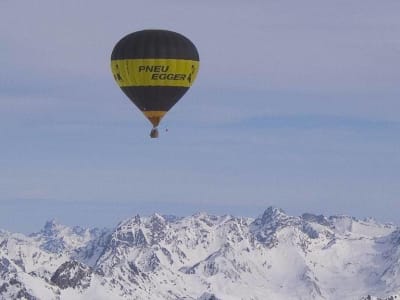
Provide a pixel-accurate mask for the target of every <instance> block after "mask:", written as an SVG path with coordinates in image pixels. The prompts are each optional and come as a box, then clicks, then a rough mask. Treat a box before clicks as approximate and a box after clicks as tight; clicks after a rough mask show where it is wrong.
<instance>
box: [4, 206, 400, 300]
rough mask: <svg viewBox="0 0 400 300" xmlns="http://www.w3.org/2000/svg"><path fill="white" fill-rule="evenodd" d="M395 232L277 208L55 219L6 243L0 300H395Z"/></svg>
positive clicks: (398, 282)
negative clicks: (76, 221) (78, 222)
mask: <svg viewBox="0 0 400 300" xmlns="http://www.w3.org/2000/svg"><path fill="white" fill-rule="evenodd" d="M399 232H400V229H399V228H397V227H396V226H394V225H390V224H381V223H379V222H377V221H376V220H372V219H364V220H358V219H356V218H352V217H349V216H332V217H325V216H323V215H315V214H311V213H305V214H303V215H301V216H300V217H296V216H290V215H288V214H286V213H285V212H284V211H283V210H282V209H279V208H275V207H268V208H267V209H266V210H265V211H264V212H262V213H261V214H260V215H259V216H257V217H256V218H248V217H236V216H231V215H223V216H217V215H212V214H208V213H204V212H201V213H197V214H194V215H192V216H187V217H175V216H166V215H162V214H159V213H154V214H152V215H150V216H139V215H136V216H133V217H132V218H128V219H126V220H123V221H121V222H120V223H119V224H118V225H117V226H116V227H115V228H111V229H88V228H81V227H79V226H77V227H68V226H64V225H62V224H59V223H58V222H57V221H56V220H50V221H48V222H47V223H46V224H45V226H44V228H43V229H42V230H41V231H40V232H37V233H34V234H32V235H30V236H24V235H21V234H13V233H7V232H3V234H0V299H18V297H19V298H21V297H25V298H26V299H60V298H61V299H151V300H153V299H155V300H157V299H170V300H176V299H192V300H193V299H195V300H198V299H202V300H204V299H207V300H211V299H266V297H268V298H269V299H285V300H286V299H307V300H309V299H361V298H362V297H364V299H369V298H368V295H371V296H370V299H375V298H373V297H380V298H381V299H385V298H387V299H389V297H390V296H393V297H394V296H396V295H397V296H399V294H398V292H399V291H400V279H399V278H400V276H399V275H400V263H399V261H400V233H399ZM355 274H356V276H355Z"/></svg>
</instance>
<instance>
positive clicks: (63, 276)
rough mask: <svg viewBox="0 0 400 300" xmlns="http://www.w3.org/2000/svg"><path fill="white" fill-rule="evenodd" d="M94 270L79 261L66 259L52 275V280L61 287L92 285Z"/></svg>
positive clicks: (85, 286)
mask: <svg viewBox="0 0 400 300" xmlns="http://www.w3.org/2000/svg"><path fill="white" fill-rule="evenodd" d="M91 275H92V270H91V269H90V268H89V267H88V266H85V265H83V264H82V263H80V262H77V261H66V262H65V263H63V264H62V265H61V266H60V267H59V268H58V269H57V270H56V272H55V273H54V275H53V276H52V277H51V279H50V280H51V282H52V283H54V284H55V285H57V286H58V287H59V288H60V289H67V288H74V289H75V288H82V289H85V288H87V287H89V285H90V279H91Z"/></svg>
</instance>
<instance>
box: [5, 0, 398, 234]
mask: <svg viewBox="0 0 400 300" xmlns="http://www.w3.org/2000/svg"><path fill="white" fill-rule="evenodd" d="M399 11H400V2H399V1H398V0H383V1H382V0H381V1H376V0H375V1H372V0H350V1H349V0H343V1H342V0H334V1H320V0H305V1H301V2H299V1H294V0H293V1H287V0H282V1H270V0H263V1H261V0H251V1H243V0H241V1H238V0H230V1H227V0H219V1H209V0H202V1H192V0H191V1H182V0H170V1H162V0H150V1H149V0H147V1H126V0H120V1H118V2H115V1H104V0H96V1H94V0H86V1H77V0H70V1H62V2H61V1H50V0H42V1H37V2H27V1H24V2H22V1H15V0H1V1H0V66H1V70H0V75H1V76H0V87H1V88H0V139H1V140H0V154H1V155H0V228H3V229H6V230H10V231H21V232H33V231H38V230H40V228H41V227H42V226H43V224H44V223H45V221H46V220H49V219H53V218H55V219H57V220H58V221H59V222H61V223H64V224H67V225H81V226H88V227H94V226H98V227H110V226H115V225H116V224H117V223H118V222H119V221H121V220H122V219H124V218H128V217H131V216H134V215H136V214H141V215H150V214H152V213H154V212H158V213H162V214H174V215H179V216H184V215H188V214H193V213H196V212H198V211H204V212H208V213H211V214H234V215H238V216H251V217H256V216H258V215H260V214H261V213H262V212H263V211H264V210H265V209H266V208H267V207H269V206H275V207H279V208H282V209H283V210H285V211H286V212H287V213H288V214H291V215H301V214H302V213H305V212H309V213H315V214H324V215H327V216H330V215H336V214H345V215H351V216H355V217H357V218H364V217H374V218H376V219H377V220H379V221H382V222H393V223H395V224H400V214H399V213H398V212H399V210H400V141H399V137H400V101H399V99H400V84H399V82H400V38H399V37H400V18H398V12H399ZM148 28H153V29H154V28H156V29H168V30H173V31H177V32H180V33H181V34H183V35H185V36H187V37H188V38H190V39H191V40H192V42H193V43H194V44H195V45H196V46H197V48H198V51H199V54H200V61H201V62H200V71H199V74H198V77H197V79H196V82H195V84H194V85H193V86H192V88H191V89H190V90H189V92H188V93H186V95H185V96H184V97H183V98H182V99H181V101H179V103H178V104H177V105H176V106H174V107H173V108H172V110H171V111H170V112H169V113H168V114H167V116H166V117H165V118H164V119H163V122H162V124H161V126H160V138H159V139H150V138H149V136H148V135H149V131H150V129H151V126H150V123H149V122H148V121H147V120H146V119H145V118H144V116H143V115H142V114H141V113H140V112H139V111H138V110H137V108H136V107H135V106H134V105H133V104H132V103H131V102H130V101H129V100H128V98H126V96H125V95H124V94H123V93H122V92H121V90H120V89H119V88H118V86H117V85H116V83H115V82H114V80H113V77H112V74H111V71H110V55H111V51H112V49H113V47H114V45H115V44H116V43H117V42H118V40H119V39H121V38H122V37H123V36H125V35H126V34H128V33H131V32H134V31H137V30H142V29H148ZM167 129H168V131H166V130H167Z"/></svg>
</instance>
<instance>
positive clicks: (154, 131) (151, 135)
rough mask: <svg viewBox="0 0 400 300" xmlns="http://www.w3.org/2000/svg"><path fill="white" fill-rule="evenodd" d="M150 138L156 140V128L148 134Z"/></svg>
mask: <svg viewBox="0 0 400 300" xmlns="http://www.w3.org/2000/svg"><path fill="white" fill-rule="evenodd" d="M150 137H151V138H152V139H155V138H158V129H157V128H153V129H152V130H151V132H150Z"/></svg>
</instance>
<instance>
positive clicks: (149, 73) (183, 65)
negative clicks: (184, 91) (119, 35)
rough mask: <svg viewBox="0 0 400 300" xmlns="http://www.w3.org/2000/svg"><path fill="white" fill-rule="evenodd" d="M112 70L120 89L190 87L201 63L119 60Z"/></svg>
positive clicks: (112, 64) (115, 62) (166, 60)
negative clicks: (132, 87)
mask: <svg viewBox="0 0 400 300" xmlns="http://www.w3.org/2000/svg"><path fill="white" fill-rule="evenodd" d="M111 70H112V73H113V75H114V79H115V81H116V82H117V83H118V85H119V86H120V87H128V86H173V87H178V86H179V87H190V86H191V85H192V84H193V82H194V80H195V79H196V76H197V72H198V70H199V62H198V61H194V60H185V59H160V58H154V59H153V58H151V59H117V60H112V61H111Z"/></svg>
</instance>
